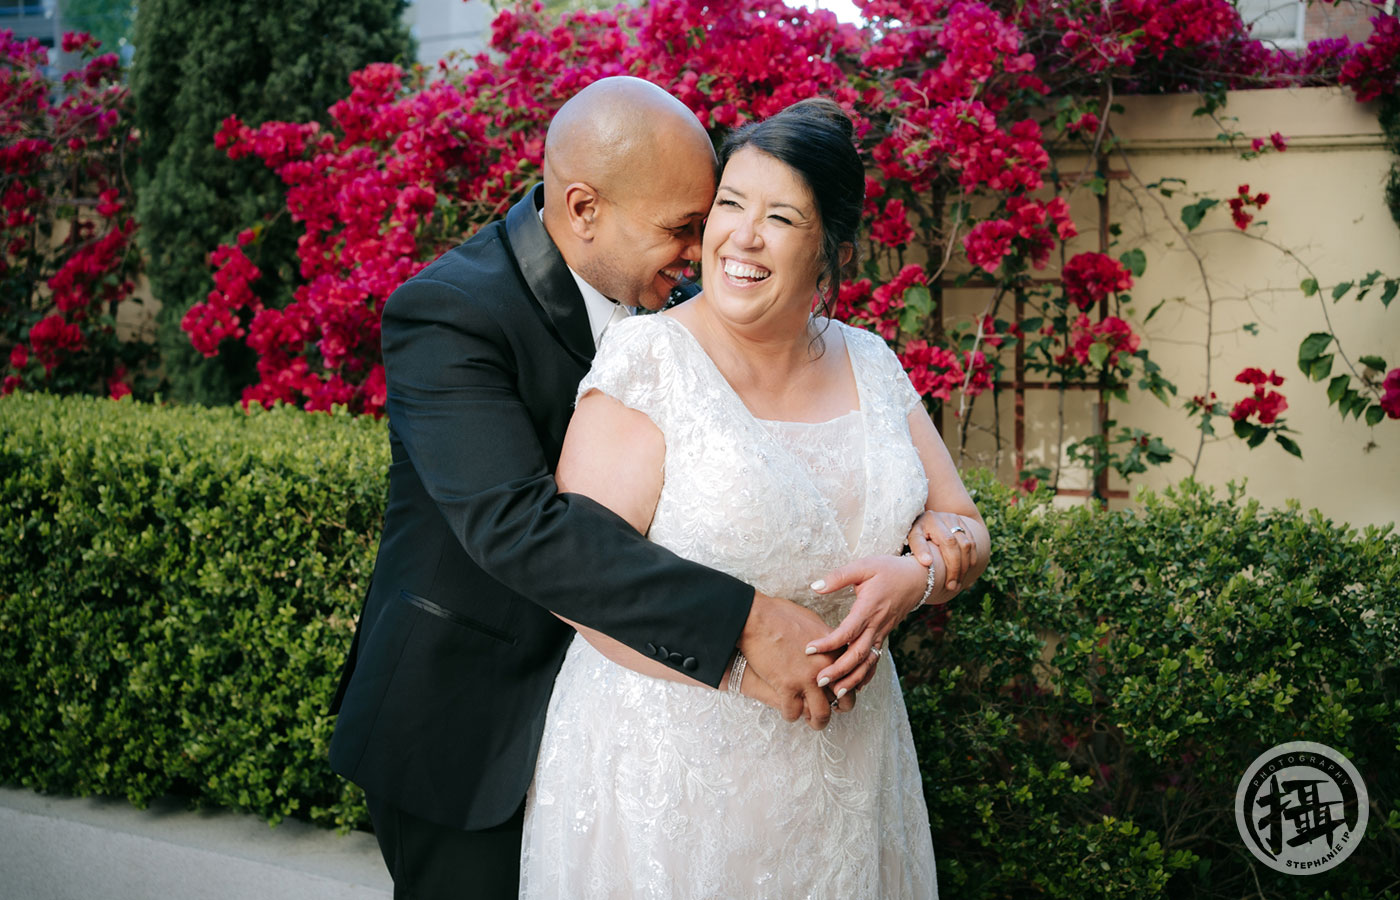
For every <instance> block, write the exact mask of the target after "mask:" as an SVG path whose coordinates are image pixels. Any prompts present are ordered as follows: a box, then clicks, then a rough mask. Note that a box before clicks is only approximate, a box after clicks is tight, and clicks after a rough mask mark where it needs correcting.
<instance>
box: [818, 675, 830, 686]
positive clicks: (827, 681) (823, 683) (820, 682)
mask: <svg viewBox="0 0 1400 900" xmlns="http://www.w3.org/2000/svg"><path fill="white" fill-rule="evenodd" d="M828 684H831V679H830V678H827V677H826V676H825V675H823V676H822V677H821V678H818V679H817V687H826V686H827V685H828Z"/></svg>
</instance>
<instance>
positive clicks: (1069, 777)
mask: <svg viewBox="0 0 1400 900" xmlns="http://www.w3.org/2000/svg"><path fill="white" fill-rule="evenodd" d="M970 480H971V481H973V482H974V483H975V485H976V494H977V500H978V505H979V508H980V509H981V511H982V512H983V514H984V516H985V517H986V519H987V526H988V528H989V529H990V530H991V534H992V536H993V537H992V541H993V562H992V566H991V567H990V568H989V569H988V571H987V574H986V575H985V576H984V577H983V578H982V580H981V582H980V583H979V584H978V585H977V586H975V587H974V588H973V590H972V591H971V592H970V595H969V596H966V597H963V598H959V599H958V600H956V601H954V604H953V605H954V607H955V609H954V610H953V611H952V614H951V615H950V616H947V617H942V616H940V615H939V614H938V613H937V612H935V613H932V614H929V616H928V617H927V618H926V620H925V621H924V622H923V623H912V624H910V625H907V626H906V628H907V629H908V630H907V631H906V634H907V635H908V640H909V641H910V642H912V643H913V644H914V645H915V646H916V648H917V649H916V651H915V656H914V658H913V660H910V658H909V657H908V656H905V657H902V659H904V660H905V661H906V665H905V668H904V673H905V676H906V677H905V683H906V689H905V698H906V702H907V704H908V706H909V713H910V719H911V722H912V725H913V730H914V737H915V742H916V743H917V745H918V749H919V759H920V764H921V768H922V771H923V775H924V784H925V791H926V793H927V795H928V798H929V806H930V812H931V814H932V817H933V828H934V833H935V848H936V849H937V851H938V852H939V854H940V856H939V860H940V865H939V874H940V887H941V889H942V890H943V892H944V893H945V895H946V896H948V897H956V898H993V897H1020V896H1028V895H1033V896H1046V897H1062V898H1081V897H1120V898H1141V897H1153V896H1170V897H1193V898H1201V897H1219V898H1240V897H1256V896H1263V897H1280V898H1282V897H1288V898H1294V897H1296V898H1304V897H1307V898H1316V897H1337V898H1340V897H1357V898H1360V897H1395V896H1397V895H1396V893H1395V889H1396V886H1397V884H1400V881H1397V873H1400V538H1398V537H1397V536H1396V534H1395V533H1394V530H1393V526H1386V527H1385V528H1383V529H1378V528H1374V527H1369V528H1366V529H1365V530H1364V531H1361V532H1358V531H1356V530H1352V529H1349V528H1347V527H1346V526H1345V525H1338V524H1335V523H1333V522H1331V521H1329V520H1326V519H1324V518H1323V517H1322V516H1321V515H1320V514H1319V513H1317V512H1316V511H1313V512H1311V513H1307V514H1304V513H1302V512H1300V511H1299V509H1298V508H1297V506H1296V505H1293V506H1289V507H1288V508H1286V509H1282V510H1265V509H1262V508H1260V506H1259V504H1258V503H1256V502H1254V501H1247V500H1245V498H1244V497H1243V491H1242V489H1241V488H1239V487H1237V486H1234V485H1231V486H1230V488H1229V490H1228V492H1227V493H1226V495H1225V496H1224V497H1220V496H1217V495H1216V494H1215V493H1214V492H1213V491H1211V490H1210V489H1208V488H1205V487H1202V486H1200V485H1197V484H1195V483H1193V482H1190V481H1187V482H1184V483H1182V484H1181V485H1179V486H1177V487H1176V488H1174V489H1170V490H1167V491H1164V492H1163V493H1162V494H1161V495H1154V494H1152V493H1150V492H1146V491H1143V492H1141V493H1140V494H1139V496H1138V503H1139V505H1138V506H1136V507H1134V508H1132V509H1129V510H1125V511H1121V512H1109V513H1103V512H1099V511H1097V510H1095V509H1091V508H1087V507H1083V506H1079V507H1075V508H1071V509H1055V508H1054V507H1053V505H1052V502H1051V500H1050V498H1049V496H1048V495H1046V494H1045V493H1043V492H1042V493H1040V494H1037V495H1035V496H1034V497H1031V498H1024V497H1022V498H1017V497H1016V495H1015V494H1014V493H1013V492H1012V491H1011V490H1009V489H1007V488H1005V487H1004V486H1002V485H999V484H996V483H995V482H992V481H991V480H990V479H988V478H986V477H983V476H982V475H980V474H979V475H978V476H976V477H974V478H973V479H970ZM943 618H946V622H941V621H940V620H941V619H943ZM909 662H915V663H916V664H919V663H921V664H922V665H921V666H918V665H916V666H911V665H908V664H907V663H909ZM1293 740H1308V741H1316V742H1319V743H1323V744H1327V745H1329V746H1331V747H1334V748H1336V749H1338V750H1340V751H1342V752H1344V753H1345V754H1346V755H1347V756H1348V757H1349V758H1350V759H1351V761H1352V762H1353V763H1354V764H1355V765H1356V767H1357V769H1358V770H1359V771H1360V774H1361V776H1362V779H1363V781H1364V783H1365V785H1366V787H1367V789H1368V790H1369V792H1370V798H1371V808H1370V824H1369V826H1368V828H1367V837H1366V840H1365V841H1364V842H1363V843H1362V844H1361V846H1360V847H1359V848H1358V849H1357V850H1356V851H1355V852H1354V853H1353V855H1352V856H1351V857H1350V858H1349V859H1348V860H1347V861H1345V862H1344V863H1342V864H1341V865H1340V866H1338V867H1337V868H1335V869H1332V870H1331V871H1328V872H1324V873H1322V874H1314V875H1307V876H1292V875H1285V874H1282V873H1279V872H1275V871H1274V870H1272V869H1269V868H1267V867H1265V866H1264V865H1262V864H1260V863H1258V862H1257V861H1256V860H1255V859H1254V858H1253V857H1252V856H1251V855H1250V854H1249V852H1248V850H1247V849H1246V848H1245V846H1244V844H1243V842H1242V841H1241V839H1240V837H1239V833H1238V830H1237V827H1236V824H1235V812H1234V801H1235V790H1236V787H1237V785H1238V783H1239V780H1240V778H1241V776H1243V774H1244V772H1245V770H1246V769H1247V767H1248V766H1249V765H1250V763H1252V762H1253V761H1254V759H1255V757H1257V756H1258V755H1259V754H1261V753H1262V752H1264V751H1265V750H1267V749H1268V748H1270V747H1272V746H1275V745H1277V744H1280V743H1283V742H1285V741H1293Z"/></svg>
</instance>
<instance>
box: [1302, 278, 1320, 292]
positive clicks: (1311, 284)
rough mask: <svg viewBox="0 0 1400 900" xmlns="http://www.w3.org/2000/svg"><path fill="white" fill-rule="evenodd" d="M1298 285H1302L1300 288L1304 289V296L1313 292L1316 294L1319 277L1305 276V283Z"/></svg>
mask: <svg viewBox="0 0 1400 900" xmlns="http://www.w3.org/2000/svg"><path fill="white" fill-rule="evenodd" d="M1298 287H1300V288H1302V289H1303V296H1304V297H1311V296H1312V295H1313V294H1316V293H1317V291H1318V288H1317V279H1316V278H1304V279H1303V283H1302V284H1300V285H1298Z"/></svg>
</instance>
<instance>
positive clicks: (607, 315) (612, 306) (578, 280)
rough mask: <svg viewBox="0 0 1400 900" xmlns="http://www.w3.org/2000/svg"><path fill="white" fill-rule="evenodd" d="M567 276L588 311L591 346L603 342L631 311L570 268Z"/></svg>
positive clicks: (542, 214) (541, 217)
mask: <svg viewBox="0 0 1400 900" xmlns="http://www.w3.org/2000/svg"><path fill="white" fill-rule="evenodd" d="M538 212H539V215H540V221H541V222H543V221H544V210H542V209H541V210H538ZM569 274H570V275H572V276H574V283H575V284H577V285H578V292H579V293H580V294H582V295H583V308H584V309H586V310H587V311H588V329H589V330H590V331H591V332H592V333H593V346H594V347H595V348H596V347H597V346H598V344H599V343H600V342H601V341H602V340H603V332H604V331H606V330H607V327H608V326H609V325H610V324H612V323H613V322H614V321H615V320H617V319H622V318H626V317H627V316H628V315H630V314H631V312H632V311H631V310H630V309H628V308H627V307H625V306H623V305H622V304H621V303H618V302H617V301H615V300H609V299H608V298H607V297H604V296H603V294H602V292H601V291H599V290H598V289H597V288H595V287H594V286H593V285H591V284H589V283H588V282H586V281H584V280H583V276H582V275H580V274H579V273H577V272H575V271H574V270H573V268H572V267H571V268H570V269H569Z"/></svg>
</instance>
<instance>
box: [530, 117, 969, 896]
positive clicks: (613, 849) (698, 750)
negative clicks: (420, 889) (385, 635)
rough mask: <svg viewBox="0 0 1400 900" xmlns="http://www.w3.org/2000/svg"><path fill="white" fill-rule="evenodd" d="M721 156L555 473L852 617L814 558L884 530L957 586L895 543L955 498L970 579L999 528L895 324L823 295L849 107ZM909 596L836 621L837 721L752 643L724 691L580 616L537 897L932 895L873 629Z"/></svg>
mask: <svg viewBox="0 0 1400 900" xmlns="http://www.w3.org/2000/svg"><path fill="white" fill-rule="evenodd" d="M720 163H721V169H722V172H721V176H720V180H719V181H720V183H719V189H718V192H717V194H716V197H715V200H714V205H713V207H712V209H711V210H710V214H709V218H708V220H707V222H706V226H705V235H704V244H703V255H702V260H701V265H702V272H703V284H704V292H703V293H702V294H700V295H699V296H697V297H695V298H694V299H692V300H690V301H688V302H686V303H684V304H682V305H681V306H678V307H676V308H675V309H673V310H671V311H669V312H666V313H662V314H660V315H655V316H638V317H634V318H632V319H628V320H626V321H624V322H621V323H619V324H618V325H616V326H614V328H613V329H612V330H610V331H609V332H608V335H607V338H606V340H605V341H604V342H603V345H602V347H601V348H600V350H599V353H598V355H597V357H596V359H595V360H594V364H593V369H592V371H591V372H590V373H589V374H588V376H587V377H585V378H584V380H583V382H582V383H581V384H580V385H579V389H578V391H579V401H578V407H577V411H576V413H575V415H574V417H573V420H572V423H571V424H570V426H569V432H568V437H567V438H566V440H565V444H564V449H563V455H562V458H561V459H560V462H559V468H558V472H557V478H558V480H559V485H560V489H561V490H563V491H571V492H576V493H581V494H586V495H588V496H590V497H592V498H594V499H595V500H597V501H598V502H600V503H602V504H604V505H605V506H607V507H609V508H610V509H612V510H613V511H615V512H616V513H618V514H619V515H621V516H622V517H623V518H625V519H627V521H628V522H630V523H631V524H632V525H633V526H634V527H636V528H637V529H638V530H639V531H641V532H643V533H645V534H647V535H648V537H649V538H650V539H651V540H653V541H656V542H658V543H660V544H662V545H664V546H666V547H669V548H670V549H671V550H673V551H675V552H676V553H678V554H680V555H681V556H684V557H688V558H690V559H693V560H696V561H698V562H702V563H704V564H706V565H709V566H711V567H713V568H716V569H720V570H722V571H726V572H729V573H730V574H733V575H735V576H737V577H739V578H741V579H743V580H745V581H746V582H748V583H750V584H752V585H754V586H755V587H756V588H757V589H758V590H760V591H763V592H765V593H768V594H771V595H775V596H779V597H787V598H790V599H792V600H794V601H797V602H799V603H802V604H804V605H806V606H808V607H810V608H812V609H813V610H814V611H816V612H817V613H818V614H819V615H820V616H822V617H823V618H824V619H825V620H826V621H827V623H828V624H830V625H832V626H833V627H834V626H835V625H836V623H838V622H840V621H841V620H842V619H843V617H844V616H845V614H846V613H847V612H848V611H849V610H850V609H851V607H852V603H853V601H854V599H855V595H854V594H853V593H852V592H851V591H849V590H848V589H842V590H833V588H835V587H836V586H837V584H836V579H833V580H832V584H831V585H830V586H828V585H826V584H824V583H822V582H820V581H819V582H816V583H812V579H813V578H815V577H818V576H820V575H821V574H823V572H825V571H827V570H829V569H832V568H836V567H839V566H841V565H842V564H844V563H846V562H848V561H850V560H853V559H857V558H860V557H874V556H880V555H882V554H884V555H885V556H883V557H882V558H881V559H880V560H879V561H878V563H877V565H880V566H883V567H884V569H885V572H884V574H885V575H886V577H889V578H905V579H910V580H916V581H918V582H919V583H926V584H927V586H928V590H927V591H925V596H924V599H925V600H930V601H931V602H944V601H946V599H947V598H948V596H949V595H950V593H951V592H950V591H948V590H947V588H946V586H945V585H944V584H943V577H942V576H943V571H942V567H941V566H940V565H939V563H938V561H937V560H935V568H934V569H933V570H932V571H930V570H927V569H924V568H923V567H922V566H921V565H920V564H919V563H918V562H917V560H915V559H913V558H912V557H907V556H905V557H900V556H897V555H895V554H898V553H899V550H900V547H901V545H902V544H903V541H904V536H905V532H906V530H907V528H908V523H909V522H911V521H913V520H914V519H915V518H916V517H917V516H918V515H919V514H920V513H921V512H922V511H923V510H924V509H930V510H940V511H942V513H941V516H940V519H941V521H943V522H944V524H945V527H947V528H949V529H950V530H951V531H952V532H955V533H960V534H961V535H962V536H963V538H962V539H964V540H967V539H970V543H971V544H974V545H975V552H974V554H973V556H974V559H973V564H972V566H971V571H970V572H969V573H968V576H969V577H967V578H965V579H963V581H964V583H970V582H971V581H972V580H973V579H975V577H976V576H977V575H978V574H979V573H980V572H981V571H982V569H983V568H985V566H986V562H987V558H988V554H989V548H990V539H989V537H988V535H987V531H986V527H985V525H984V524H983V522H982V519H981V517H980V516H979V515H978V512H977V508H976V506H975V505H974V504H973V502H972V500H971V498H970V497H969V496H968V493H967V491H966V489H965V488H964V487H963V485H962V482H961V480H960V479H959V477H958V474H957V471H956V469H955V468H954V466H953V463H952V460H951V459H950V457H949V455H948V452H947V450H946V448H945V447H944V445H943V442H942V440H941V439H940V438H939V436H938V433H937V432H936V431H935V430H934V427H933V424H932V422H930V420H929V417H928V415H927V413H926V412H925V411H924V409H923V406H922V405H921V403H920V402H919V397H918V395H917V393H916V392H915V391H914V389H913V387H912V386H911V385H910V383H909V380H908V378H907V376H906V375H905V373H904V370H903V369H902V367H901V366H900V364H899V361H898V360H897V359H896V357H895V356H894V354H893V353H892V352H891V351H890V350H889V348H888V347H887V346H886V345H885V343H884V341H882V340H881V339H880V338H879V337H878V336H876V335H874V334H871V333H869V332H866V331H862V330H860V329H856V328H851V327H849V326H846V325H843V324H841V323H837V322H833V321H831V320H830V319H828V318H826V317H823V316H818V315H813V314H812V312H811V311H812V308H813V299H814V297H816V298H819V299H820V300H822V301H823V302H824V303H827V304H829V303H830V301H831V300H832V299H833V298H834V297H835V296H836V295H837V291H838V289H839V284H840V276H841V272H842V270H843V269H844V268H846V267H847V266H848V264H849V263H850V261H851V257H852V255H853V253H854V241H855V237H856V234H855V231H856V227H857V224H858V222H859V219H860V214H861V209H862V200H863V194H864V171H863V169H862V167H861V163H860V159H859V157H858V155H857V153H856V151H855V148H854V146H853V145H852V142H851V124H850V121H849V120H848V119H847V118H846V117H845V115H844V114H843V113H842V112H841V111H840V109H839V108H838V107H837V106H836V105H835V104H833V103H831V102H829V101H825V100H809V101H803V102H801V103H798V104H795V105H794V106H791V107H789V108H787V109H786V110H784V111H783V112H781V113H779V114H778V115H776V116H773V117H772V118H770V119H767V120H766V121H763V122H760V123H755V124H751V125H748V126H745V127H744V128H742V129H740V130H738V131H737V132H735V133H734V134H732V135H731V136H730V137H729V139H728V140H727V141H726V142H725V145H724V147H723V149H722V151H721V154H720ZM580 562H581V561H580ZM917 595H918V591H914V592H913V596H915V597H917ZM920 602H922V601H920ZM913 608H915V607H913V606H912V598H911V600H910V601H906V602H905V603H904V605H903V606H902V607H901V608H895V607H893V606H889V607H887V608H882V609H879V610H877V611H875V612H874V613H873V614H872V615H871V616H870V617H869V619H868V622H869V628H868V629H864V630H862V631H861V633H860V634H859V635H856V634H851V635H849V636H847V637H846V639H845V640H841V639H840V638H833V639H831V640H833V641H835V642H836V643H838V644H845V643H847V642H849V643H850V645H851V647H852V648H859V649H860V651H861V652H867V653H869V656H870V659H869V663H871V664H872V665H869V666H868V667H867V669H868V671H867V677H869V681H868V682H867V683H866V685H865V686H864V687H863V688H861V689H860V693H859V697H858V698H856V699H857V702H856V703H855V706H854V708H853V709H851V710H850V711H849V712H844V713H842V714H840V715H836V716H833V717H832V719H831V722H830V724H829V726H828V727H827V728H826V729H825V730H824V731H817V730H812V729H809V728H807V727H804V726H803V724H802V723H800V722H798V723H789V722H785V721H784V720H783V719H782V717H781V716H779V715H778V713H776V712H775V711H774V710H773V709H771V708H769V707H768V706H765V705H764V704H763V703H761V702H759V699H758V698H762V697H764V696H765V695H766V693H767V691H768V687H767V685H766V684H765V683H764V682H763V681H762V679H760V678H759V677H757V675H755V674H754V673H752V672H746V671H745V667H744V660H743V657H742V656H741V655H739V654H736V659H735V661H734V664H733V668H732V670H731V674H730V677H729V679H728V686H729V688H730V690H729V691H728V692H725V691H714V690H711V689H709V688H705V687H700V686H696V685H695V684H694V683H693V682H683V680H682V677H681V676H679V675H677V674H676V673H674V672H673V671H672V670H670V669H668V668H664V667H662V666H661V665H659V664H657V663H656V662H655V661H653V660H651V659H648V658H646V657H644V656H643V655H642V654H640V653H637V652H635V651H633V650H631V649H629V648H627V647H624V646H623V645H621V644H618V643H616V642H614V641H611V640H609V639H608V638H606V637H604V636H602V635H600V634H598V633H596V632H591V631H588V630H587V629H582V628H581V629H580V638H576V639H575V640H574V642H573V645H572V646H571V648H570V649H569V652H568V656H567V658H566V659H565V662H564V666H563V669H562V670H561V671H560V673H559V676H558V680H557V682H556V684H555V690H554V695H553V698H552V700H551V702H550V705H549V712H548V720H547V722H546V725H545V733H544V738H543V743H542V745H541V748H540V754H539V759H538V763H537V766H536V770H535V778H534V783H533V785H532V787H531V789H530V794H529V797H528V800H527V805H526V817H525V833H524V846H523V850H522V858H521V896H522V897H528V898H569V900H573V898H620V897H648V898H735V900H749V898H774V900H788V898H806V897H811V898H826V897H831V898H842V900H851V898H872V900H874V898H880V900H885V898H921V900H922V898H929V897H936V896H937V885H936V883H935V877H934V857H933V846H932V842H931V839H930V836H929V827H928V813H927V809H926V807H925V805H924V797H923V790H922V784H921V780H920V777H919V771H918V761H917V759H916V757H915V754H914V744H913V740H912V736H911V734H910V730H909V721H908V717H907V715H906V713H905V710H904V703H903V698H902V695H901V694H900V690H899V684H898V681H897V677H896V673H895V669H894V664H893V662H892V661H890V660H888V659H883V660H882V659H881V656H880V652H881V651H880V648H879V646H878V639H880V638H883V637H884V636H885V635H887V634H888V633H889V630H890V629H891V628H893V627H894V625H896V624H897V623H898V622H899V621H900V620H902V619H903V617H904V616H906V615H908V614H909V613H910V612H912V611H913ZM819 644H820V646H818V647H817V649H818V650H820V651H823V652H825V651H827V650H830V649H835V647H834V646H827V645H826V644H825V643H824V642H819ZM661 652H663V653H664V649H663V650H661ZM882 661H883V665H879V666H878V668H876V667H875V666H874V665H873V664H874V663H879V662H882ZM871 673H873V677H871ZM843 693H844V691H843ZM850 699H851V698H847V699H846V700H844V701H842V702H841V706H842V708H843V709H844V708H845V707H846V706H848V705H849V703H850ZM837 700H840V698H839V697H834V696H833V697H832V703H833V705H835V704H836V702H837Z"/></svg>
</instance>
